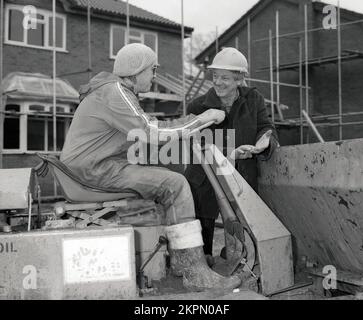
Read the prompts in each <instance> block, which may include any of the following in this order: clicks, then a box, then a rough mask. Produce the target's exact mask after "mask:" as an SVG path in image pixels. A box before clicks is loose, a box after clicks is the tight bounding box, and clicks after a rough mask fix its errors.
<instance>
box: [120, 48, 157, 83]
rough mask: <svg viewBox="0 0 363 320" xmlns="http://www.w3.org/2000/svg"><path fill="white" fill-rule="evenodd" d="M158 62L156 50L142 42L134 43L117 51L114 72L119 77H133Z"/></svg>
mask: <svg viewBox="0 0 363 320" xmlns="http://www.w3.org/2000/svg"><path fill="white" fill-rule="evenodd" d="M156 63H157V57H156V54H155V52H154V51H153V50H152V49H151V48H149V47H147V46H145V45H143V44H141V43H132V44H128V45H126V46H124V47H122V48H121V49H120V50H119V52H118V53H117V56H116V60H115V63H114V66H113V73H114V74H115V75H117V76H119V77H131V76H134V75H137V74H138V73H140V72H142V71H144V70H145V69H146V68H148V67H150V66H152V65H154V64H156Z"/></svg>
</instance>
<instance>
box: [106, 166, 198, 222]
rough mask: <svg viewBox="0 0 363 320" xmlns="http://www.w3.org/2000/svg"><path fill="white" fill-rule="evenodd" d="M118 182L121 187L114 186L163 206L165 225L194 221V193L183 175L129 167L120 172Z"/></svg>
mask: <svg viewBox="0 0 363 320" xmlns="http://www.w3.org/2000/svg"><path fill="white" fill-rule="evenodd" d="M119 181H120V184H119V185H117V186H113V187H116V188H120V189H122V190H127V191H128V190H130V191H133V192H136V193H138V194H140V195H141V197H142V198H143V199H146V200H153V201H155V202H156V203H159V204H161V205H162V206H163V208H164V211H165V214H166V224H168V225H173V224H179V223H184V222H188V221H191V220H194V219H195V210H194V202H193V196H192V192H191V190H190V186H189V183H188V181H187V180H186V178H185V177H184V176H183V175H181V174H179V173H176V172H173V171H170V170H169V169H166V168H162V167H150V166H139V165H128V166H126V167H125V168H123V169H122V170H121V172H120V180H119Z"/></svg>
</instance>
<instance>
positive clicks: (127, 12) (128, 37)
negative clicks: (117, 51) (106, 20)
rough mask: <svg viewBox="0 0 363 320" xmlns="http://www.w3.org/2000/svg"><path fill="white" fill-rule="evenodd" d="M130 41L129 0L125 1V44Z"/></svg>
mask: <svg viewBox="0 0 363 320" xmlns="http://www.w3.org/2000/svg"><path fill="white" fill-rule="evenodd" d="M129 42H130V6H129V0H127V1H126V44H129Z"/></svg>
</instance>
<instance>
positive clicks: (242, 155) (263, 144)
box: [230, 130, 272, 160]
mask: <svg viewBox="0 0 363 320" xmlns="http://www.w3.org/2000/svg"><path fill="white" fill-rule="evenodd" d="M271 135H272V130H269V131H267V132H266V133H265V134H264V135H263V136H262V137H261V138H260V139H259V140H258V141H257V143H256V145H255V146H250V145H243V146H240V147H238V148H237V149H235V150H233V151H232V153H231V155H230V158H231V159H232V160H246V159H251V158H252V157H253V155H255V154H260V153H261V152H263V151H265V150H266V149H267V148H268V147H269V146H270V138H271Z"/></svg>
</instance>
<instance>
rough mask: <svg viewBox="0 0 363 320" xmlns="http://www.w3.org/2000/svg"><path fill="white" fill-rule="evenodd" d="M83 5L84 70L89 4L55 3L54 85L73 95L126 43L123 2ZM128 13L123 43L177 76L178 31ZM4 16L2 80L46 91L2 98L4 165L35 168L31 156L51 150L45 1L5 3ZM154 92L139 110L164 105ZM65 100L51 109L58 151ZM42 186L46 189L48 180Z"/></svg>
mask: <svg viewBox="0 0 363 320" xmlns="http://www.w3.org/2000/svg"><path fill="white" fill-rule="evenodd" d="M26 6H33V7H34V8H35V9H36V14H37V16H36V20H32V21H31V22H32V23H34V24H35V27H34V28H32V27H31V28H24V27H23V22H24V17H25V16H24V14H25V13H24V11H25V12H30V13H31V14H32V11H28V10H32V8H30V9H28V7H26ZM90 6H91V28H90V34H91V61H92V64H91V70H89V50H88V46H89V44H88V20H87V9H88V1H87V0H57V1H56V17H57V18H56V26H57V29H56V47H57V53H56V65H57V76H58V77H59V78H61V79H62V80H64V83H63V84H60V85H59V86H60V87H62V86H67V84H69V85H70V86H71V87H73V88H74V89H76V90H78V88H79V86H80V85H82V84H85V83H87V82H88V80H89V77H90V76H92V75H95V74H97V73H98V72H101V71H109V72H112V68H113V63H114V58H115V55H116V53H117V51H118V50H119V49H120V48H121V47H122V46H123V45H125V43H126V3H125V2H122V1H120V0H91V1H90ZM129 8H130V38H129V41H130V42H138V43H144V44H146V45H148V46H150V47H151V48H152V49H153V50H155V51H156V53H157V55H158V60H159V64H160V65H161V66H160V68H159V70H158V71H159V72H160V73H161V74H166V73H167V74H170V75H171V76H174V77H177V76H178V75H179V74H181V72H182V55H181V25H179V24H177V23H175V22H173V21H170V20H168V19H166V18H163V17H161V16H158V15H156V14H153V13H151V12H148V11H146V10H143V9H141V8H138V7H136V6H133V5H131V4H130V7H129ZM3 14H4V17H3V19H1V21H3V22H4V24H3V30H4V34H3V75H4V78H5V79H7V77H8V78H9V77H10V78H12V79H15V78H16V79H18V82H17V83H18V84H19V87H17V90H18V91H17V92H20V91H22V90H23V89H24V88H25V87H26V86H27V85H29V86H30V87H31V86H33V87H34V85H35V84H36V83H38V84H39V86H41V87H42V89H44V88H48V89H49V90H48V92H47V93H48V94H47V93H44V94H43V96H42V95H39V94H36V95H35V96H34V95H30V96H28V97H25V96H21V97H20V98H19V96H14V95H13V96H12V95H11V94H8V95H7V102H6V106H5V111H6V112H12V114H6V115H5V120H4V137H3V138H4V150H3V167H4V168H19V167H31V166H34V165H35V164H36V163H37V162H38V159H37V158H36V156H35V155H34V153H35V152H51V151H52V150H53V146H52V137H51V133H52V132H51V131H52V130H50V127H49V125H51V126H52V124H51V123H52V119H51V114H52V111H51V109H52V99H51V96H52V94H51V93H52V92H51V79H50V78H49V76H51V75H52V72H53V60H52V59H53V51H52V49H53V47H52V43H53V40H52V24H53V22H52V1H45V0H5V1H4V8H3ZM184 30H185V36H186V37H189V36H190V35H191V33H192V32H193V29H192V28H190V27H185V29H184ZM33 73H38V74H41V75H40V78H39V81H37V80H34V78H33V79H32V80H29V79H30V78H32V75H31V74H33ZM42 75H45V76H42ZM47 76H48V79H46V78H47ZM19 79H20V80H19ZM57 86H58V85H57ZM60 87H59V88H58V87H57V91H58V90H61V88H60ZM19 88H21V89H19ZM27 89H28V88H25V89H24V90H25V91H26V90H27ZM38 89H39V88H38ZM24 90H23V91H24ZM71 90H72V89H70V91H71ZM154 90H156V91H157V93H154V94H153V95H151V96H150V97H149V96H148V95H145V96H144V97H143V98H144V106H145V107H148V106H149V105H152V106H154V104H155V101H162V100H163V99H164V97H163V94H165V95H167V94H169V93H170V90H168V88H164V87H161V86H158V87H157V86H155V88H154ZM38 93H39V92H38ZM72 96H73V98H74V93H72V94H71V96H68V97H67V98H68V100H67V99H66V100H67V101H66V102H65V101H64V99H63V100H62V99H60V97H58V100H57V109H59V111H60V114H59V118H58V117H57V152H59V151H60V150H61V149H62V146H63V142H64V137H65V135H66V133H67V129H68V126H69V123H70V121H69V118H71V116H70V115H71V114H72V113H73V111H74V110H75V108H76V106H77V101H76V100H74V99H73V100H72V99H69V98H72ZM160 96H162V97H161V98H160ZM169 96H172V95H170V94H169ZM155 97H156V99H155ZM151 98H152V99H151ZM176 101H178V99H176ZM179 101H180V100H179ZM61 117H62V118H61ZM67 119H68V120H67ZM48 127H49V130H48V129H47V128H48ZM14 128H19V129H18V131H19V132H18V135H14V134H13V133H14V132H15V131H16V130H15V129H14ZM35 128H36V130H35ZM14 130H15V131H14ZM0 137H1V135H0ZM34 141H35V142H34ZM33 142H34V143H33ZM58 144H59V145H58ZM47 183H49V184H50V182H49V181H48V182H47Z"/></svg>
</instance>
